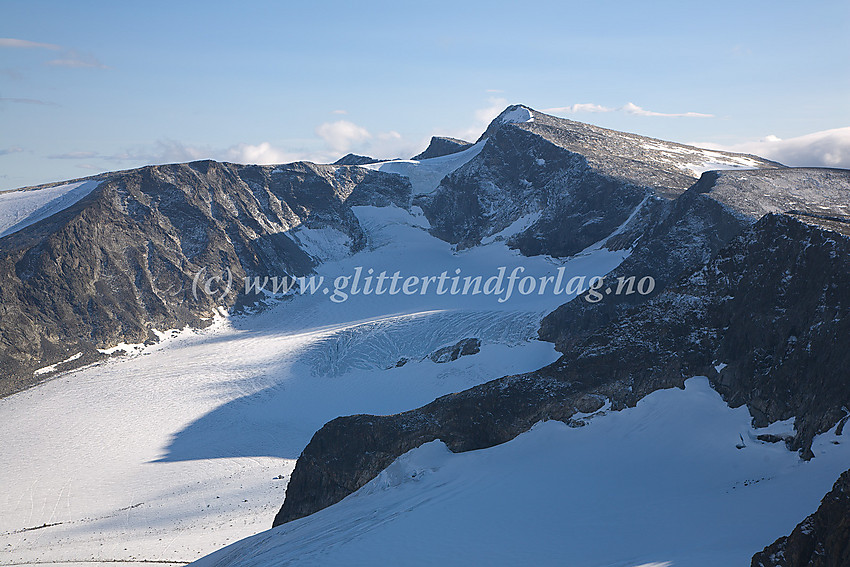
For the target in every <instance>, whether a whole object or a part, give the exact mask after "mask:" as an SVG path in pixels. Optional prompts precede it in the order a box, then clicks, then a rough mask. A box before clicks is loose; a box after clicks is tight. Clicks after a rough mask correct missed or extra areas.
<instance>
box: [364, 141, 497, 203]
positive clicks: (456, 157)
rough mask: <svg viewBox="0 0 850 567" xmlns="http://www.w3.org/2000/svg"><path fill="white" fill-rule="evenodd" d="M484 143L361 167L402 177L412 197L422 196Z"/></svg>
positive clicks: (434, 187)
mask: <svg viewBox="0 0 850 567" xmlns="http://www.w3.org/2000/svg"><path fill="white" fill-rule="evenodd" d="M486 143H487V141H486V140H482V141H480V142H478V143H477V144H473V145H472V146H470V147H468V148H466V149H465V150H463V151H460V152H457V153H454V154H449V155H446V156H440V157H435V158H429V159H423V160H421V161H418V160H412V159H398V160H392V161H380V162H377V163H369V164H366V165H364V166H362V167H365V168H367V169H374V170H376V171H383V172H385V173H396V174H398V175H403V176H405V177H407V178H408V179H409V180H410V184H411V185H412V187H413V194H414V195H424V194H428V193H433V192H434V190H435V189H436V188H437V187H438V186H439V185H440V181H442V179H443V178H444V177H445V176H446V175H448V174H449V173H451V172H452V171H454V170H456V169H457V168H459V167H460V166H462V165H464V164H465V163H467V162H468V161H469V160H471V159H472V158H474V157H475V156H477V155H478V154H479V152H481V150H482V149H483V148H484V144H486Z"/></svg>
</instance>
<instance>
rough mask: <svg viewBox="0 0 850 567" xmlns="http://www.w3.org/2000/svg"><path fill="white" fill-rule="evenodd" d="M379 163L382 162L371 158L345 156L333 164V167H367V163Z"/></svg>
mask: <svg viewBox="0 0 850 567" xmlns="http://www.w3.org/2000/svg"><path fill="white" fill-rule="evenodd" d="M378 161H381V160H379V159H375V158H371V157H369V156H361V155H357V154H345V155H344V156H342V157H341V158H339V159H338V160H336V161H335V162H333V165H366V164H367V163H375V162H378Z"/></svg>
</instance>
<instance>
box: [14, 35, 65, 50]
mask: <svg viewBox="0 0 850 567" xmlns="http://www.w3.org/2000/svg"><path fill="white" fill-rule="evenodd" d="M0 47H13V48H18V49H50V50H53V51H58V50H61V49H62V46H61V45H54V44H52V43H39V42H37V41H29V40H26V39H14V38H11V37H0Z"/></svg>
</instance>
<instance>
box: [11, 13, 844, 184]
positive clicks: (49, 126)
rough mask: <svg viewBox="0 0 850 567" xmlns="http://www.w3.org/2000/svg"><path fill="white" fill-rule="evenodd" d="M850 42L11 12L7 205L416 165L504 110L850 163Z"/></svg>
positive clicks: (375, 20)
mask: <svg viewBox="0 0 850 567" xmlns="http://www.w3.org/2000/svg"><path fill="white" fill-rule="evenodd" d="M848 29H850V3H848V2H847V1H846V0H841V1H823V2H813V3H802V2H777V1H773V2H764V1H753V2H740V1H738V2H726V1H719V2H718V1H716V2H711V3H701V6H700V7H698V6H697V4H696V3H691V2H682V1H681V0H679V1H676V2H644V3H638V2H606V1H598V2H586V1H585V2H537V1H534V0H529V1H527V2H522V3H508V2H496V1H492V0H490V1H487V2H457V1H455V2H442V1H437V2H427V3H426V2H415V3H407V4H399V3H390V2H359V3H351V2H313V3H307V2H301V3H281V2H264V1H257V2H245V3H243V4H242V5H237V4H235V3H230V2H227V3H225V2H174V1H171V2H133V3H128V2H115V1H111V2H94V1H90V2H85V1H80V2H44V1H38V0H29V1H8V0H7V1H0V38H4V39H0V189H10V188H14V187H21V186H24V185H30V184H36V183H43V182H49V181H56V180H61V179H69V178H75V177H81V176H85V175H90V174H93V173H97V172H100V171H108V170H115V169H126V168H130V167H136V166H139V165H144V164H146V163H163V162H170V161H187V160H191V159H197V158H202V157H211V158H215V159H225V160H230V161H242V162H257V163H273V162H282V161H292V160H296V159H312V160H315V161H332V160H334V159H336V158H337V157H339V156H341V155H343V154H344V153H346V152H348V151H353V152H356V153H366V154H369V155H374V156H376V157H391V156H404V157H408V156H409V155H411V154H412V153H416V152H418V151H420V150H421V149H422V148H423V147H424V144H425V143H426V142H427V139H428V137H429V136H431V135H432V134H448V135H454V136H461V137H467V138H474V137H477V135H479V134H480V133H481V132H482V131H483V130H484V127H485V126H486V122H487V121H488V120H489V119H490V118H492V116H493V115H494V114H495V113H496V112H498V111H499V110H501V109H502V108H504V106H506V105H507V104H509V103H523V104H527V105H529V106H531V107H533V108H535V109H538V110H544V111H545V110H546V109H556V110H552V111H551V113H553V114H557V115H560V116H565V117H568V118H572V119H575V120H581V121H584V122H591V123H594V124H598V125H601V126H606V127H611V128H616V129H620V130H626V131H631V132H637V133H641V134H645V135H650V136H655V137H659V138H663V139H670V140H676V141H681V142H699V143H703V144H710V145H713V146H714V147H726V148H732V149H737V150H743V151H761V153H763V154H771V155H768V157H774V158H778V159H780V161H781V160H782V159H785V160H786V161H789V162H798V163H794V164H795V165H797V164H799V165H836V166H843V167H850V107H848V103H850V40H848V39H847V35H848V34H847V30H848ZM683 114H684V115H685V116H681V115H683ZM703 115H708V116H703Z"/></svg>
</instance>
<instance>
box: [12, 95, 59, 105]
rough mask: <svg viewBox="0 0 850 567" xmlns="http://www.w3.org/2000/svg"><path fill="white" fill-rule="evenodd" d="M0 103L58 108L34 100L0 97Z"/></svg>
mask: <svg viewBox="0 0 850 567" xmlns="http://www.w3.org/2000/svg"><path fill="white" fill-rule="evenodd" d="M0 102H12V103H16V104H38V105H42V106H59V105H58V104H56V103H55V102H47V101H44V100H38V99H35V98H10V97H5V96H4V97H0Z"/></svg>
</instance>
